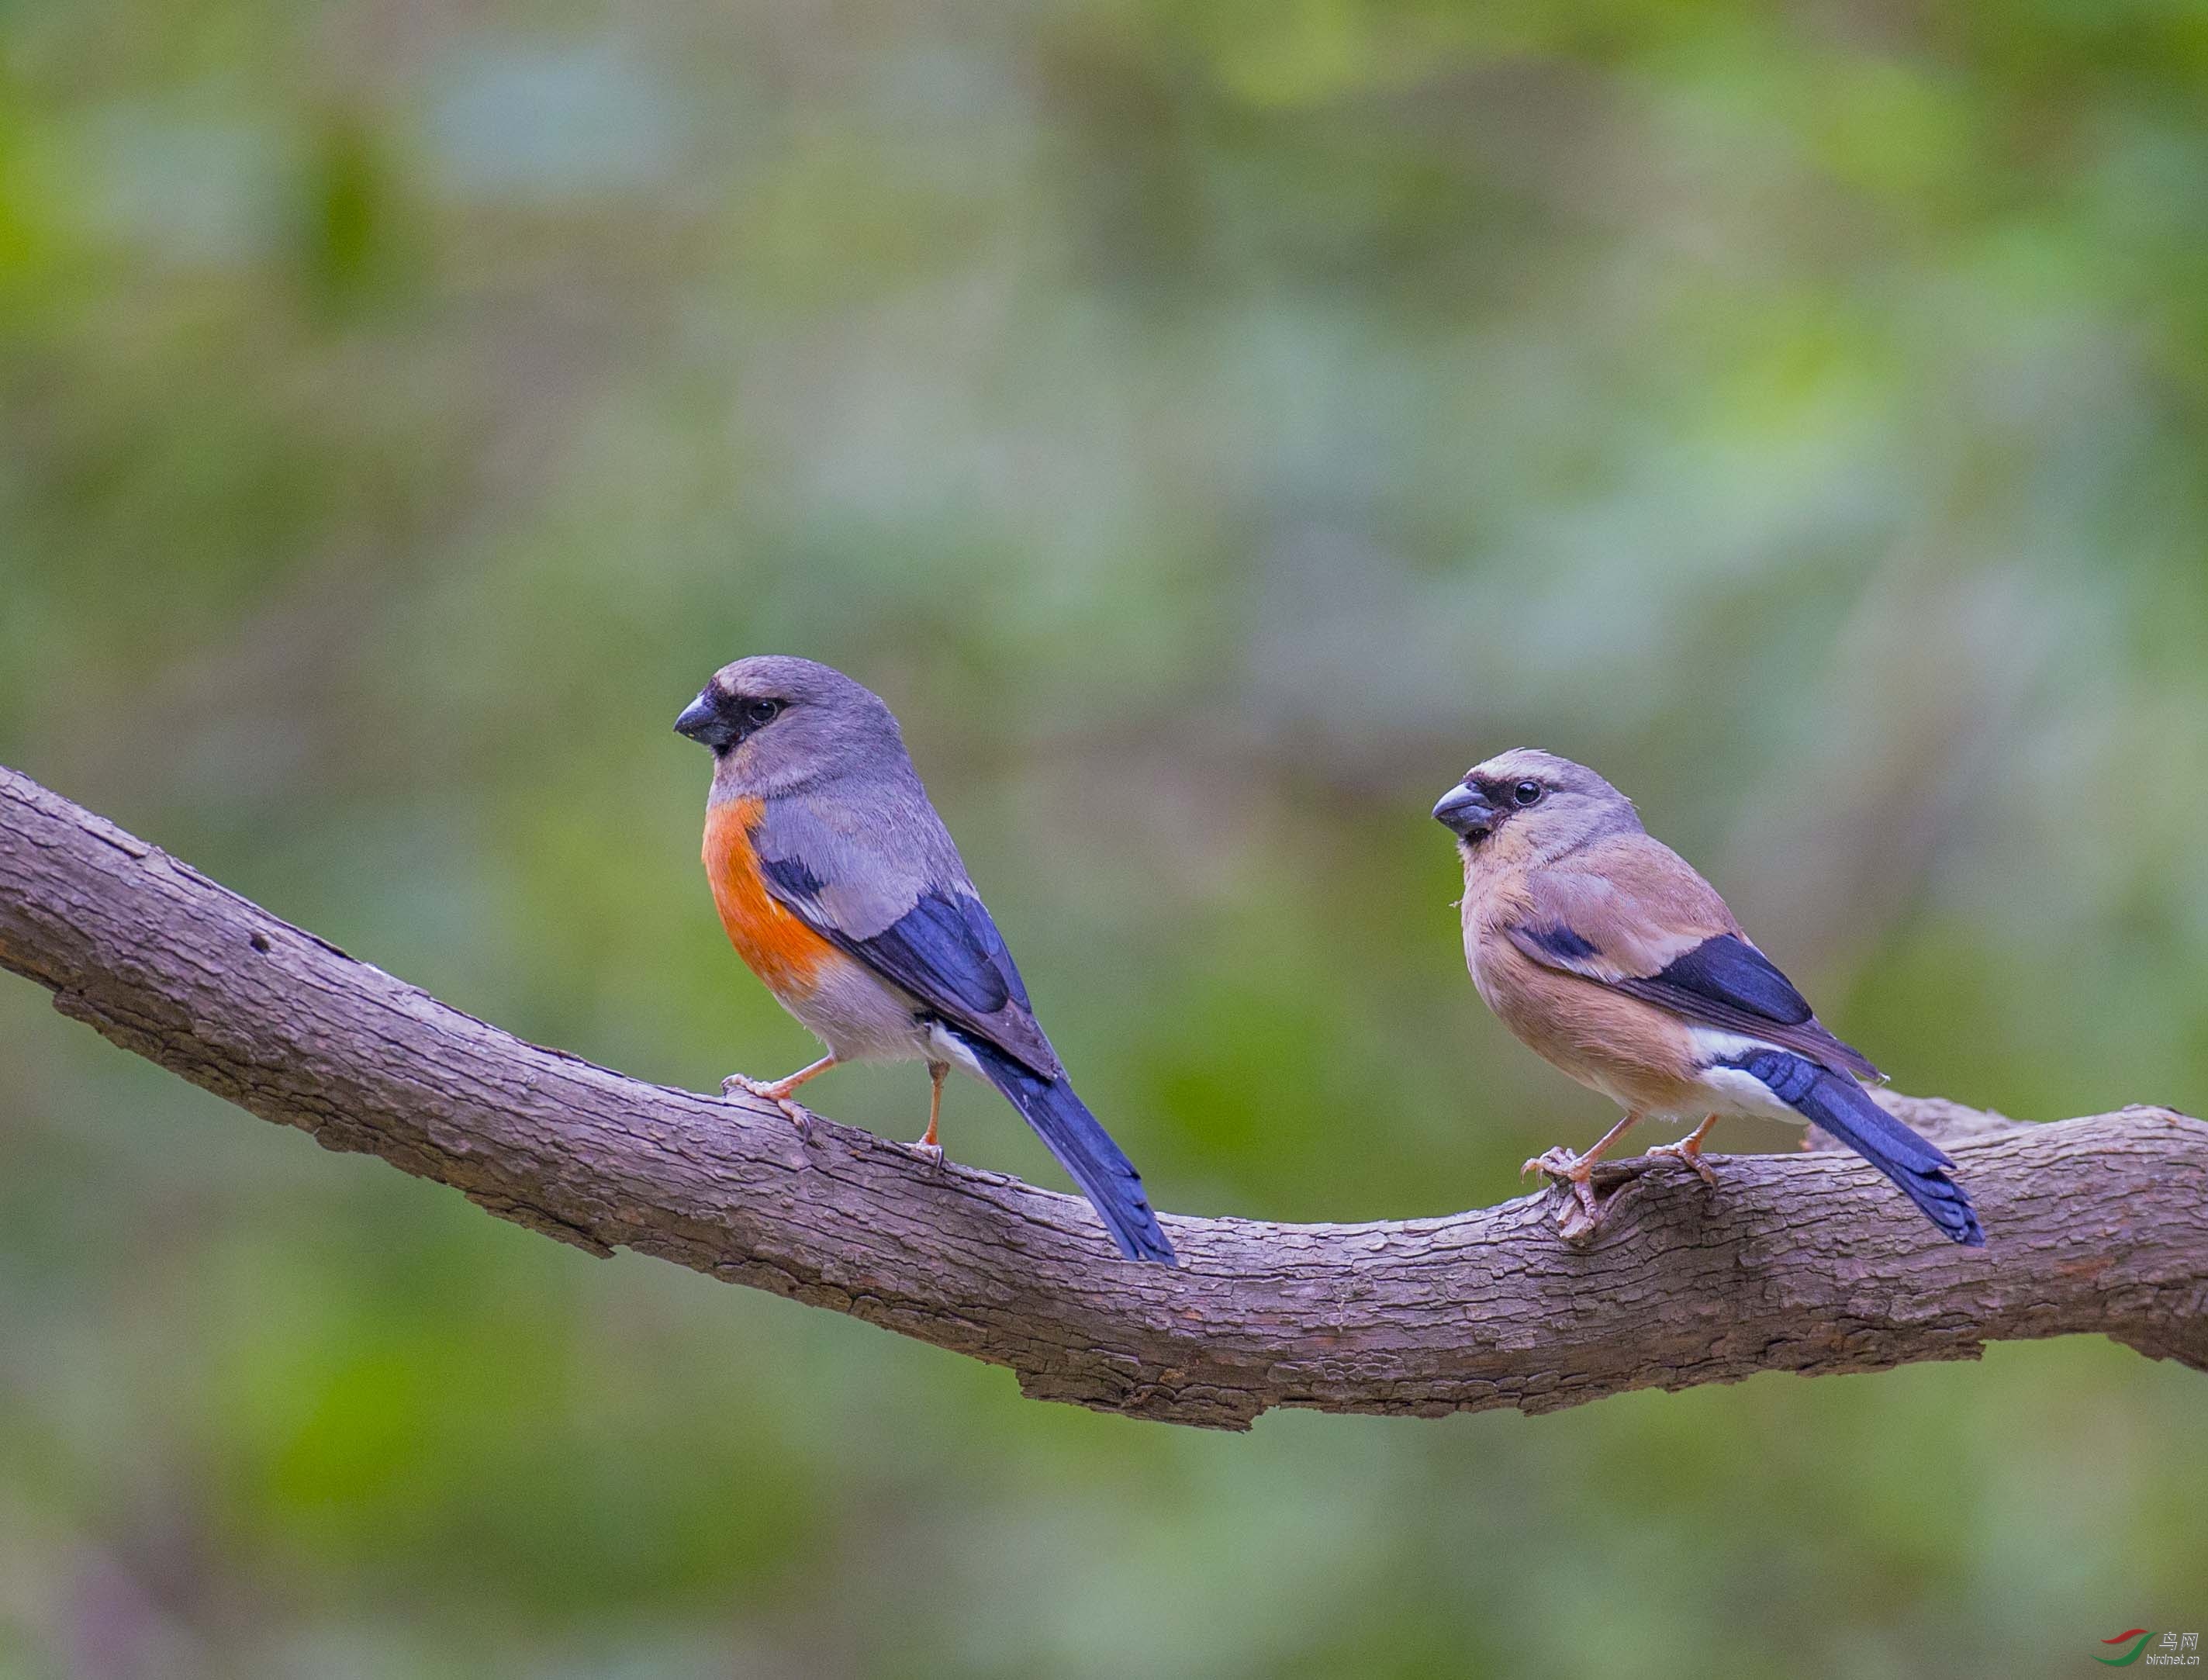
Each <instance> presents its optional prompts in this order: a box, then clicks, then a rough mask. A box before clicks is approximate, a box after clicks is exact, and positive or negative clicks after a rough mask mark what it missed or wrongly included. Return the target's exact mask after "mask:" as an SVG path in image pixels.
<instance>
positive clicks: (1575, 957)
mask: <svg viewBox="0 0 2208 1680" xmlns="http://www.w3.org/2000/svg"><path fill="white" fill-rule="evenodd" d="M1509 933H1510V936H1511V939H1512V941H1513V942H1514V943H1515V945H1517V946H1518V948H1519V949H1520V950H1521V951H1524V952H1525V953H1526V954H1527V956H1528V957H1532V958H1533V960H1534V961H1535V962H1537V963H1541V964H1543V965H1544V966H1545V967H1548V968H1551V969H1563V970H1564V971H1565V972H1566V973H1568V974H1575V975H1581V977H1583V978H1585V979H1587V980H1591V981H1594V982H1595V983H1596V984H1597V985H1600V986H1607V987H1610V988H1611V990H1612V991H1617V992H1623V993H1625V994H1626V995H1627V996H1629V997H1634V998H1638V999H1641V1001H1642V1002H1643V1003H1649V1004H1653V1005H1656V1006H1657V1007H1658V1008H1659V1009H1662V1010H1665V1011H1669V1012H1670V1013H1671V1014H1673V1015H1676V1016H1677V1017H1680V1018H1681V1019H1682V1020H1686V1021H1692V1022H1695V1023H1697V1024H1698V1025H1701V1026H1705V1027H1715V1028H1717V1029H1719V1030H1720V1031H1723V1032H1729V1033H1738V1034H1739V1035H1742V1036H1743V1038H1755V1039H1761V1040H1763V1041H1765V1042H1767V1043H1770V1044H1776V1045H1779V1046H1781V1047H1785V1048H1786V1049H1789V1050H1792V1051H1794V1052H1796V1053H1798V1054H1801V1055H1803V1056H1807V1057H1809V1059H1811V1060H1812V1061H1814V1062H1815V1063H1817V1064H1818V1065H1820V1066H1822V1067H1828V1068H1831V1069H1832V1070H1833V1071H1835V1072H1839V1073H1852V1074H1855V1075H1857V1076H1858V1077H1862V1078H1865V1079H1880V1078H1883V1077H1885V1076H1884V1075H1882V1074H1881V1073H1880V1072H1879V1071H1878V1069H1877V1067H1876V1066H1875V1065H1874V1064H1873V1063H1872V1062H1871V1059H1869V1057H1868V1056H1866V1055H1864V1054H1863V1052H1862V1051H1860V1050H1858V1049H1857V1048H1856V1047H1854V1046H1853V1045H1851V1044H1847V1043H1844V1042H1843V1041H1841V1040H1839V1038H1836V1037H1835V1036H1833V1034H1832V1033H1831V1032H1830V1031H1829V1030H1828V1029H1827V1028H1826V1027H1825V1025H1824V1023H1822V1022H1821V1021H1819V1020H1818V1019H1817V1017H1816V1015H1815V1011H1812V1010H1811V1009H1810V1007H1809V1000H1808V999H1805V998H1804V997H1803V995H1802V994H1801V993H1799V992H1797V991H1796V990H1795V989H1794V982H1793V981H1790V980H1788V979H1787V978H1786V976H1785V975H1784V974H1782V973H1780V972H1779V967H1778V965H1777V964H1776V963H1773V962H1772V960H1771V959H1770V958H1769V957H1766V956H1765V955H1764V954H1763V953H1762V952H1761V951H1758V950H1757V949H1756V948H1755V946H1754V945H1750V944H1749V942H1748V941H1747V940H1746V939H1742V938H1741V937H1740V936H1739V935H1738V934H1737V933H1719V934H1716V935H1714V936H1713V937H1712V938H1710V939H1704V940H1703V941H1702V942H1701V944H1700V945H1695V947H1693V948H1692V949H1691V950H1689V951H1686V952H1685V953H1684V954H1683V955H1681V956H1679V957H1674V958H1673V959H1672V960H1671V962H1670V963H1666V964H1665V966H1664V967H1663V968H1662V969H1659V970H1658V971H1657V972H1656V973H1654V974H1653V975H1632V974H1621V973H1620V972H1619V970H1620V969H1622V968H1623V967H1624V966H1626V964H1625V962H1624V961H1623V959H1622V957H1621V955H1620V954H1617V953H1613V952H1611V951H1605V950H1604V949H1603V947H1602V946H1601V945H1600V944H1599V943H1598V942H1597V941H1596V940H1594V939H1590V938H1588V937H1587V933H1586V932H1585V931H1584V930H1583V929H1581V928H1577V927H1570V926H1569V925H1567V924H1565V923H1563V922H1561V921H1544V922H1541V923H1539V924H1527V925H1522V926H1520V927H1513V928H1511V929H1510V930H1509Z"/></svg>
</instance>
